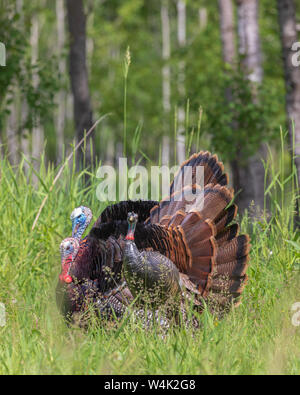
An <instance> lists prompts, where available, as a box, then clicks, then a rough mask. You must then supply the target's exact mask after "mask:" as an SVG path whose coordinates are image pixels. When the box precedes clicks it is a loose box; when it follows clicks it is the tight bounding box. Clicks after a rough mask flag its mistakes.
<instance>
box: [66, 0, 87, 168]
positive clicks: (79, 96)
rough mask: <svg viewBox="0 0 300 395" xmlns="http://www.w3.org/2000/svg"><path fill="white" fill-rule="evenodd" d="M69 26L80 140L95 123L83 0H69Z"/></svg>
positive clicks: (77, 130) (76, 122)
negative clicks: (90, 88) (89, 78)
mask: <svg viewBox="0 0 300 395" xmlns="http://www.w3.org/2000/svg"><path fill="white" fill-rule="evenodd" d="M67 14H68V27H69V33H70V65H69V70H70V79H71V86H72V92H73V98H74V119H75V126H76V138H77V140H80V139H81V138H82V137H83V136H84V132H85V131H88V129H90V128H91V126H92V124H93V115H92V106H91V99H90V91H89V84H88V72H87V60H86V16H85V13H84V7H83V0H67ZM88 140H89V141H88V142H87V144H86V147H87V149H86V152H85V163H86V165H88V166H89V165H91V163H92V160H93V158H92V157H91V155H90V148H89V143H90V141H91V139H90V138H89V139H88ZM77 158H78V161H77V164H78V167H80V166H82V164H83V153H82V151H81V150H79V152H78V156H77Z"/></svg>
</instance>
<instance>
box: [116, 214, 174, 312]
mask: <svg viewBox="0 0 300 395" xmlns="http://www.w3.org/2000/svg"><path fill="white" fill-rule="evenodd" d="M137 221H138V216H137V215H136V214H135V213H129V214H128V232H127V235H126V238H125V246H124V259H123V266H124V274H125V279H126V282H127V285H128V287H129V289H130V291H131V293H132V295H133V296H134V297H136V296H137V295H139V296H140V297H141V298H140V299H142V300H143V302H145V303H147V304H149V305H152V306H158V305H162V304H164V305H165V304H166V303H167V302H168V304H170V303H171V304H173V303H174V302H175V301H176V299H177V300H178V297H179V295H180V290H181V289H180V285H179V271H178V269H177V267H176V266H175V265H174V263H173V262H172V261H171V260H170V259H168V258H167V257H166V256H164V255H162V254H160V253H159V252H157V251H139V250H138V248H137V246H136V244H135V241H134V234H135V228H136V224H137Z"/></svg>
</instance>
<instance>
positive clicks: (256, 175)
mask: <svg viewBox="0 0 300 395" xmlns="http://www.w3.org/2000/svg"><path fill="white" fill-rule="evenodd" d="M237 6H238V7H237V10H238V36H239V53H240V55H242V56H243V58H242V62H243V66H244V69H245V72H246V73H248V78H249V80H250V81H252V82H253V100H256V99H257V98H256V87H257V85H259V84H261V82H262V77H263V69H262V55H261V48H260V38H259V28H258V0H237ZM249 132H250V133H251V131H249ZM265 157H266V148H265V147H264V146H263V145H262V146H261V147H260V148H259V150H258V152H257V154H256V155H254V156H253V157H251V158H249V160H248V163H247V164H246V165H245V166H241V161H238V162H237V166H238V167H239V169H238V170H237V169H235V172H237V171H238V172H239V180H238V182H239V184H240V185H238V189H241V190H242V192H241V193H240V194H239V195H238V197H237V202H238V204H239V206H240V208H241V210H242V211H243V210H244V209H246V208H248V207H249V205H250V204H251V202H254V203H255V206H256V208H257V210H259V209H263V208H264V180H265V170H264V167H263V163H262V159H264V158H265Z"/></svg>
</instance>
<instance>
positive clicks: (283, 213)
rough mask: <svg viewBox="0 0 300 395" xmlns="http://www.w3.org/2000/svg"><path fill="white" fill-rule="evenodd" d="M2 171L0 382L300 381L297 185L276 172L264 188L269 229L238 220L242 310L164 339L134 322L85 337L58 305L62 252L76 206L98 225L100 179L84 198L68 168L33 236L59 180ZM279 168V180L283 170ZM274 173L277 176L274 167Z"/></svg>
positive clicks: (205, 318) (97, 328) (47, 173)
mask: <svg viewBox="0 0 300 395" xmlns="http://www.w3.org/2000/svg"><path fill="white" fill-rule="evenodd" d="M280 160H284V158H283V157H281V159H280ZM0 166H1V167H0V177H1V180H0V196H1V198H0V207H1V226H0V284H1V287H0V302H2V303H4V304H5V306H6V310H7V325H6V326H5V327H3V328H0V339H1V340H0V374H42V373H44V374H271V373H276V374H277V373H278V374H287V373H288V374H299V373H300V327H294V326H293V325H292V323H291V319H292V314H293V313H292V312H291V306H292V305H293V304H294V303H295V302H300V292H299V289H300V288H299V285H300V281H299V280H300V279H299V238H297V234H296V233H295V232H294V230H293V228H292V225H291V222H292V221H291V218H292V215H293V205H292V203H291V194H293V193H294V190H293V188H292V189H291V188H289V189H288V188H287V185H290V180H291V178H290V179H289V182H286V183H285V180H286V179H287V178H286V176H284V174H281V173H279V175H278V177H277V178H276V182H275V183H273V184H272V185H271V186H270V188H269V189H266V190H267V193H268V194H269V195H270V196H271V197H272V214H271V217H269V218H268V222H267V221H266V220H265V218H264V216H262V217H261V218H258V219H257V220H256V221H255V222H254V223H252V222H251V221H250V220H249V218H248V217H247V216H245V217H244V218H243V219H242V221H241V225H242V230H243V231H248V232H250V233H251V239H252V252H251V265H250V267H249V271H248V274H249V282H248V285H247V287H246V289H245V292H244V297H243V303H242V305H241V306H240V307H239V308H238V309H235V310H234V311H232V312H231V313H230V314H228V315H227V316H226V317H225V318H224V319H223V320H220V321H219V320H217V319H216V318H215V317H213V316H212V315H210V314H209V313H208V312H205V313H204V314H203V315H202V319H201V323H202V324H201V328H200V329H199V330H198V331H196V332H194V333H192V332H191V331H190V330H187V329H184V328H180V327H178V328H172V330H171V331H170V333H169V334H168V335H167V336H166V337H165V338H162V337H160V336H158V335H157V331H156V329H155V328H153V329H151V330H149V331H147V332H145V331H144V330H143V329H142V328H141V325H140V324H139V323H134V322H124V323H121V324H120V326H119V327H118V328H110V329H109V328H107V327H106V328H105V327H101V325H96V324H94V325H92V326H91V327H90V328H89V329H88V330H87V331H84V330H82V329H79V328H76V327H72V328H68V327H67V326H66V325H65V323H64V321H63V319H62V317H61V316H60V314H59V312H58V311H57V309H56V305H55V286H56V282H57V278H58V274H59V271H60V258H59V244H60V241H61V240H62V239H63V238H64V237H66V236H69V235H70V233H71V232H70V230H71V225H70V220H69V215H70V213H71V211H72V209H73V208H74V207H76V206H78V205H79V204H86V205H88V206H89V207H91V208H92V210H93V212H94V214H95V217H96V216H98V215H99V214H100V212H101V211H102V210H103V208H104V205H103V204H100V203H99V202H98V201H97V199H96V193H95V189H96V186H97V180H96V179H92V183H91V185H90V186H89V187H88V188H86V189H83V188H82V178H83V174H77V175H76V174H75V173H74V172H73V171H71V170H69V168H66V169H65V171H64V173H63V175H62V177H61V179H60V180H59V182H58V183H57V184H56V186H55V188H54V190H53V191H52V192H51V193H50V194H49V199H48V201H47V203H46V205H45V207H44V209H43V211H42V214H41V216H40V218H39V221H38V224H37V227H36V228H35V229H34V231H32V230H31V227H32V224H33V221H34V218H35V216H36V213H37V211H38V208H39V206H40V204H41V202H42V200H43V198H44V196H45V195H46V194H47V193H48V192H49V188H50V186H51V183H52V181H53V179H54V176H55V174H56V171H55V170H54V169H53V168H48V169H45V168H43V167H42V168H41V170H40V173H39V175H38V177H39V180H40V181H39V182H38V186H37V187H36V188H34V187H33V186H31V182H30V180H29V181H28V180H27V179H26V177H25V175H24V171H23V170H22V164H21V165H20V167H19V168H18V169H15V170H14V171H13V170H12V168H11V167H10V165H9V164H8V163H7V161H6V160H3V161H2V162H1V163H0ZM276 168H278V169H279V172H280V169H281V164H279V165H278V166H277V167H276ZM269 169H274V170H272V171H273V172H274V174H273V176H274V177H275V176H276V174H277V173H276V169H275V166H273V164H272V163H271V166H270V167H269ZM31 177H32V174H31V175H29V178H31ZM274 177H273V178H272V179H273V180H274ZM287 189H288V191H290V192H288V191H287ZM282 191H283V193H282Z"/></svg>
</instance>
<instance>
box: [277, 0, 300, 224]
mask: <svg viewBox="0 0 300 395" xmlns="http://www.w3.org/2000/svg"><path fill="white" fill-rule="evenodd" d="M277 6H278V16H279V25H280V34H281V43H282V55H283V62H284V73H285V85H286V112H287V117H288V126H289V137H290V147H291V151H292V147H293V139H295V156H294V161H295V166H296V170H297V178H298V187H299V186H300V66H299V65H298V64H295V61H296V60H297V59H296V58H295V56H296V55H297V54H296V53H295V52H294V51H293V45H294V43H296V42H298V34H297V24H296V10H295V4H294V1H293V0H277ZM292 155H293V154H292ZM296 223H297V225H298V226H300V218H299V200H298V201H297V212H296Z"/></svg>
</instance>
